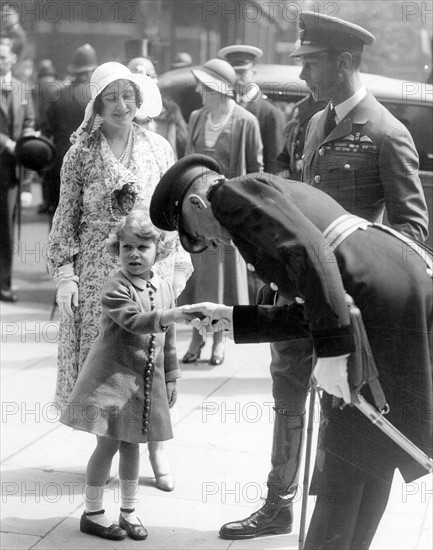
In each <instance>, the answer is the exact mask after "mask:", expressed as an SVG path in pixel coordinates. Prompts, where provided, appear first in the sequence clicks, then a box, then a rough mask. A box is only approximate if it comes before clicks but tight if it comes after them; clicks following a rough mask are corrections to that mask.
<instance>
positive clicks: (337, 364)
mask: <svg viewBox="0 0 433 550" xmlns="http://www.w3.org/2000/svg"><path fill="white" fill-rule="evenodd" d="M348 357H349V356H348V355H340V356H338V357H319V359H317V363H316V366H315V367H314V371H313V377H314V378H315V380H316V382H317V384H318V385H319V386H320V387H321V388H322V389H324V390H325V391H326V393H329V394H331V395H335V396H336V397H340V398H342V399H343V400H344V401H345V403H347V404H349V403H350V388H349V383H348V381H347V359H348Z"/></svg>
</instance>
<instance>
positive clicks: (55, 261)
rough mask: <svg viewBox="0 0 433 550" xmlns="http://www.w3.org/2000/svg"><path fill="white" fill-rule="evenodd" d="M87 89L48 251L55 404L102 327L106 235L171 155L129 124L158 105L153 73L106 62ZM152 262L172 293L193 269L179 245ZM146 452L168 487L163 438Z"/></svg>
mask: <svg viewBox="0 0 433 550" xmlns="http://www.w3.org/2000/svg"><path fill="white" fill-rule="evenodd" d="M89 89H90V91H91V93H92V99H91V101H90V102H89V104H88V105H87V108H86V112H85V116H84V120H83V123H82V124H81V126H80V127H79V128H78V130H77V132H76V133H75V134H74V135H73V139H72V141H74V142H75V143H74V144H73V145H72V147H71V149H70V150H69V151H68V153H67V155H66V156H65V159H64V163H63V167H62V172H61V191H60V202H59V206H58V208H57V211H56V214H55V216H54V219H53V225H52V230H51V233H50V237H49V244H48V250H47V262H48V267H49V270H50V273H51V274H52V275H53V276H54V278H55V280H56V283H57V301H58V303H59V309H60V342H59V351H58V371H57V383H56V394H55V401H56V403H57V405H58V406H59V408H60V409H63V408H64V406H65V403H66V401H67V399H68V397H69V395H70V393H71V391H72V389H73V387H74V385H75V382H76V379H77V376H78V374H79V372H80V370H81V368H82V366H83V363H84V361H85V359H86V357H87V354H88V352H89V349H90V347H91V345H92V343H93V342H94V341H95V340H96V338H97V336H98V334H99V332H100V318H101V305H100V294H101V289H102V286H103V284H104V283H105V281H106V280H107V279H108V278H109V277H111V276H113V275H114V273H115V272H116V271H117V270H118V265H117V263H116V261H115V260H114V259H113V258H112V257H111V256H110V255H109V254H108V252H107V250H106V248H105V240H106V238H107V237H108V235H109V234H110V233H111V232H112V230H113V228H114V226H115V225H116V223H117V222H118V221H119V219H120V218H121V217H122V216H125V215H126V214H128V213H129V212H130V211H131V210H132V209H136V208H139V209H143V208H146V207H147V206H148V205H149V202H150V197H151V195H152V192H153V189H154V188H155V186H156V184H157V183H158V181H159V179H160V177H161V176H162V174H163V173H164V172H165V171H166V170H167V169H168V167H169V166H171V165H172V164H173V160H174V159H173V151H172V149H171V147H170V145H169V144H168V142H167V141H166V140H165V139H164V138H163V137H161V136H159V135H157V134H155V133H153V132H149V131H147V130H144V129H142V128H140V127H139V126H138V125H136V124H134V123H133V119H134V117H135V115H136V114H137V113H139V114H140V115H141V114H143V113H144V114H145V115H146V116H149V117H152V116H156V115H157V114H158V113H159V112H160V110H161V95H160V93H159V90H158V87H157V86H156V84H155V83H154V82H153V80H152V79H151V78H149V77H147V76H146V75H133V74H132V73H131V72H130V71H129V69H127V68H126V67H125V66H124V65H122V64H120V63H114V62H109V63H104V64H103V65H100V66H99V67H98V68H97V69H96V70H95V71H94V73H93V75H92V79H91V82H90V88H89ZM157 269H158V272H159V274H160V275H161V276H162V277H163V278H165V279H166V280H167V281H168V282H169V283H173V287H174V291H175V294H176V295H178V294H179V293H180V292H181V291H182V288H183V287H184V285H185V281H186V279H187V278H188V277H189V275H190V274H191V271H192V267H191V262H190V259H189V255H188V254H185V253H184V252H182V251H181V249H180V247H179V250H178V251H177V252H176V253H175V254H172V255H171V256H170V257H169V258H168V259H166V260H164V261H163V262H161V263H160V264H159V265H158V268H157ZM149 451H150V452H152V451H153V458H152V454H151V462H152V466H153V467H154V471H155V475H156V476H157V483H158V481H159V480H161V482H162V488H165V489H168V490H170V489H172V488H173V480H172V477H171V476H170V475H169V464H168V461H167V458H166V456H165V454H164V451H163V447H162V443H160V444H159V446H158V444H157V445H156V448H155V449H153V448H152V447H150V448H149Z"/></svg>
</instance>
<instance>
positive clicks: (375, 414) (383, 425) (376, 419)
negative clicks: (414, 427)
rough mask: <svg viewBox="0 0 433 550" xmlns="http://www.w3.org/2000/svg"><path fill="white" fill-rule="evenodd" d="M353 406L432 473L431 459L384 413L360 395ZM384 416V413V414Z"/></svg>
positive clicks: (432, 464) (432, 460) (432, 462)
mask: <svg viewBox="0 0 433 550" xmlns="http://www.w3.org/2000/svg"><path fill="white" fill-rule="evenodd" d="M352 403H353V405H354V406H355V407H356V408H357V409H358V410H359V411H361V412H362V414H363V415H365V416H366V417H367V418H368V419H369V420H371V422H372V423H373V424H374V425H375V426H377V427H378V428H379V430H381V431H382V432H383V433H384V434H386V435H387V436H388V437H390V438H391V439H392V440H393V441H394V442H395V443H397V445H398V446H399V447H401V448H402V449H403V450H404V451H406V452H407V453H408V454H409V455H410V456H411V457H412V458H413V459H414V460H416V461H417V462H418V463H419V464H421V466H422V467H423V468H425V470H427V473H430V472H431V471H433V459H431V458H430V457H429V456H428V455H426V454H425V452H424V451H422V450H421V449H420V448H419V447H417V446H416V445H415V443H413V442H412V441H411V440H410V439H408V438H407V437H406V436H405V435H404V434H402V433H401V431H400V430H399V429H397V428H396V427H395V426H394V425H393V424H391V422H389V421H388V420H387V419H386V418H385V417H384V413H383V412H382V413H381V412H379V411H377V410H376V409H375V408H374V407H373V406H372V405H370V403H368V401H366V400H365V399H364V397H362V395H359V394H358V395H357V396H356V401H355V402H353V401H352ZM385 414H386V413H385Z"/></svg>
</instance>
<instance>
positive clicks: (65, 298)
mask: <svg viewBox="0 0 433 550" xmlns="http://www.w3.org/2000/svg"><path fill="white" fill-rule="evenodd" d="M56 299H57V303H58V304H59V310H60V313H63V314H66V315H69V317H73V315H74V313H73V311H72V306H73V305H74V306H75V307H78V284H77V283H76V281H74V280H73V279H68V280H64V281H60V283H59V285H58V287H57V297H56Z"/></svg>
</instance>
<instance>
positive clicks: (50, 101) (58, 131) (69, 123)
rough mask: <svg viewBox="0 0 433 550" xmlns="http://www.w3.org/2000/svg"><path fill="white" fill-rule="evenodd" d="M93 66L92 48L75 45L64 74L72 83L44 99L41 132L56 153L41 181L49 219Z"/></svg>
mask: <svg viewBox="0 0 433 550" xmlns="http://www.w3.org/2000/svg"><path fill="white" fill-rule="evenodd" d="M97 66H98V61H97V58H96V52H95V50H94V48H93V47H92V46H91V45H90V44H83V45H82V46H80V47H79V48H77V50H76V51H75V54H74V56H73V60H72V63H71V64H70V65H68V67H67V71H68V74H71V75H73V80H72V82H70V83H69V82H67V83H64V84H61V85H59V86H54V87H50V88H49V91H50V96H48V97H47V98H46V109H45V112H44V113H43V116H42V121H41V132H42V133H43V134H44V135H45V136H47V137H49V138H50V139H52V140H53V141H54V144H55V146H56V148H57V153H58V155H57V160H56V162H55V164H54V166H53V167H52V168H51V169H50V170H49V172H48V173H47V174H46V175H45V182H44V185H45V189H46V191H45V192H46V206H47V210H48V213H49V214H50V217H51V219H52V217H53V216H54V212H55V211H56V208H57V205H58V203H59V196H60V170H61V168H62V164H63V157H64V156H65V154H66V152H67V151H68V149H69V147H70V146H71V141H70V137H71V134H72V133H73V132H74V131H75V130H76V129H77V128H78V127H79V126H80V124H81V122H82V121H83V118H84V111H85V109H86V105H87V103H88V102H89V100H90V97H91V95H90V90H89V89H88V85H89V82H90V77H91V75H92V72H93V71H94V70H95V69H96V67H97ZM47 95H48V94H47Z"/></svg>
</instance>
